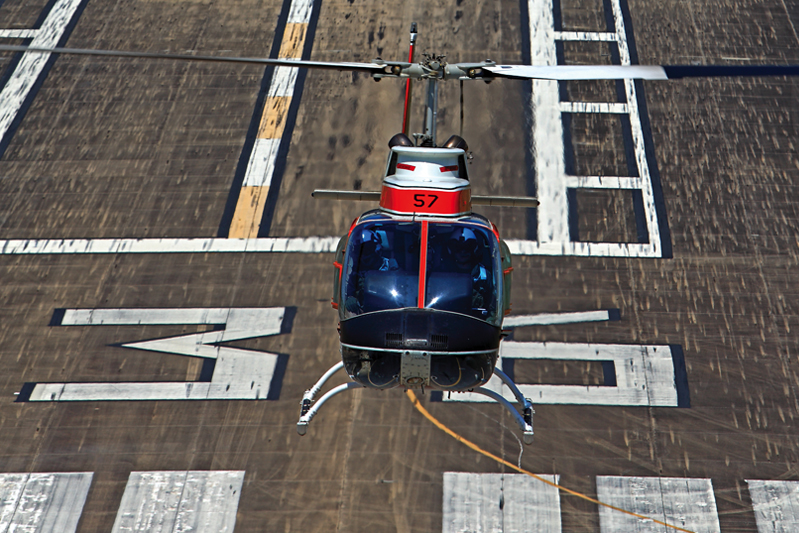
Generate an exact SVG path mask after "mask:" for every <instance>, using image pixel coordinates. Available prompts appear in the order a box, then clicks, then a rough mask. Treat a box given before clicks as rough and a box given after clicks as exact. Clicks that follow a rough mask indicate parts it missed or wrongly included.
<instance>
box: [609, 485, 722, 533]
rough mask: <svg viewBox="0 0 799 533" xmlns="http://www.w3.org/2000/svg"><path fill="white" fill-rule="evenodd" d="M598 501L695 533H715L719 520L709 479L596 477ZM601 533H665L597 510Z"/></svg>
mask: <svg viewBox="0 0 799 533" xmlns="http://www.w3.org/2000/svg"><path fill="white" fill-rule="evenodd" d="M596 492H597V497H598V499H599V501H601V502H603V503H608V504H610V505H614V506H616V507H620V508H622V509H624V510H627V511H632V512H634V513H638V514H641V515H644V516H649V517H652V518H655V519H658V520H661V521H663V522H666V523H668V524H673V525H675V526H679V527H682V528H685V529H688V530H690V531H694V532H695V533H719V529H720V527H719V517H718V511H717V509H716V498H715V496H714V495H713V485H712V483H711V482H710V480H709V479H698V478H669V477H624V476H598V477H597V478H596ZM599 529H600V531H601V532H602V533H620V532H624V533H666V532H667V531H670V530H669V529H667V528H666V527H665V526H662V525H659V524H655V523H654V522H652V521H651V520H641V519H640V518H636V517H634V516H630V515H628V514H624V513H620V512H619V511H614V510H613V509H608V508H607V507H600V508H599Z"/></svg>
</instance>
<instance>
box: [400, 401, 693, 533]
mask: <svg viewBox="0 0 799 533" xmlns="http://www.w3.org/2000/svg"><path fill="white" fill-rule="evenodd" d="M405 394H407V395H408V398H409V399H410V400H411V403H413V406H414V407H415V408H416V410H417V411H419V412H420V413H422V416H424V417H425V418H426V419H428V420H429V421H430V422H432V423H433V425H434V426H436V427H437V428H438V429H440V430H441V431H443V432H444V433H446V434H447V435H449V436H450V437H452V438H454V439H455V440H456V441H458V442H460V443H461V444H465V445H466V446H468V447H469V448H471V449H472V450H474V451H476V452H477V453H480V454H483V455H485V456H486V457H488V458H490V459H493V460H494V461H496V462H498V463H500V464H503V465H505V466H507V467H508V468H512V469H513V470H515V471H517V472H520V473H522V474H526V475H528V476H530V477H532V478H534V479H537V480H538V481H540V482H542V483H546V484H547V485H550V486H552V487H555V488H556V489H558V490H561V491H563V492H565V493H567V494H571V495H572V496H576V497H578V498H581V499H583V500H586V501H589V502H591V503H595V504H597V505H601V506H602V507H606V508H608V509H613V510H614V511H618V512H620V513H624V514H626V515H630V516H634V517H636V518H640V519H641V520H648V521H652V522H654V523H655V524H660V525H661V526H664V527H668V528H671V529H674V530H675V531H682V532H683V533H694V532H693V531H691V530H690V529H685V528H682V527H679V526H675V525H672V524H669V523H666V522H663V521H661V520H656V519H655V518H652V517H649V516H644V515H641V514H638V513H634V512H632V511H628V510H626V509H622V508H621V507H616V506H614V505H610V504H609V503H603V502H601V501H599V500H595V499H594V498H591V497H590V496H586V495H585V494H583V493H581V492H577V491H574V490H571V489H568V488H566V487H564V486H563V485H558V484H557V483H553V482H552V481H549V480H548V479H545V478H543V477H541V476H539V475H537V474H533V473H532V472H530V471H528V470H525V469H524V468H520V467H518V466H516V465H515V464H513V463H511V462H510V461H506V460H505V459H503V458H501V457H498V456H496V455H494V454H493V453H491V452H489V451H487V450H484V449H482V448H481V447H480V446H478V445H477V444H475V443H473V442H472V441H470V440H467V439H465V438H464V437H461V436H460V435H458V434H457V433H455V432H454V431H452V430H451V429H449V428H448V427H447V426H445V425H444V424H442V423H441V422H440V421H439V420H438V419H437V418H436V417H434V416H433V415H431V414H430V412H429V411H428V410H427V409H425V408H424V406H423V405H422V404H421V403H420V402H419V398H417V397H416V394H414V393H413V391H412V390H406V391H405Z"/></svg>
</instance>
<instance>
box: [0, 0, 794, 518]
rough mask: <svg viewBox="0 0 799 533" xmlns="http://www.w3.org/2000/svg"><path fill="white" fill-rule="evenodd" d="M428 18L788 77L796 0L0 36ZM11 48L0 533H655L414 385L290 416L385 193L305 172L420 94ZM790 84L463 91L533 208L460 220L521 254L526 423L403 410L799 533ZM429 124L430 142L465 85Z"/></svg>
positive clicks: (539, 58) (476, 413)
mask: <svg viewBox="0 0 799 533" xmlns="http://www.w3.org/2000/svg"><path fill="white" fill-rule="evenodd" d="M413 21H416V22H418V23H419V32H420V35H419V42H418V47H417V51H419V52H421V51H428V52H431V53H436V54H446V55H447V61H451V62H458V61H472V60H473V61H481V60H484V59H486V58H490V59H492V60H495V61H497V62H498V63H529V62H531V61H533V62H537V63H546V62H553V61H554V62H561V63H563V62H565V63H574V64H580V63H583V64H586V63H603V64H604V63H607V64H612V63H623V62H625V61H629V62H632V63H636V62H637V63H640V64H749V63H760V62H763V63H774V64H797V63H799V36H798V35H797V26H799V3H797V2H796V1H794V0H745V1H736V2H732V1H713V2H710V1H702V0H694V1H679V2H678V1H673V0H664V1H662V2H659V3H655V4H653V3H651V2H641V1H639V0H628V1H627V2H625V1H619V0H606V1H604V2H598V1H596V2H589V1H587V0H557V1H556V2H555V4H554V5H553V4H551V3H549V1H548V0H542V1H530V2H528V0H521V1H509V0H507V1H506V0H501V1H499V2H484V1H478V0H454V1H452V2H438V1H432V2H421V1H417V0H412V1H408V2H402V3H372V2H363V1H361V0H346V1H344V0H338V1H328V0H317V1H315V2H309V1H307V0H294V1H293V2H292V1H291V0H284V1H283V2H281V1H279V0H263V1H252V0H245V1H238V2H233V1H230V0H220V1H218V2H208V1H191V0H184V1H162V0H147V1H144V2H133V1H130V0H84V1H82V2H77V1H74V0H73V1H70V0H57V1H53V2H45V1H44V0H40V1H35V2H30V1H21V0H5V1H4V2H3V3H2V4H0V41H1V42H2V43H3V44H14V43H24V42H33V43H40V42H41V43H45V44H47V43H49V45H53V44H61V45H64V46H69V47H75V48H106V49H119V50H138V51H148V52H162V51H170V52H175V53H183V52H186V53H192V52H196V53H207V54H215V55H233V56H248V57H259V56H263V57H266V56H272V57H303V58H309V59H314V60H320V61H369V60H371V59H373V58H375V57H382V58H384V59H396V60H403V59H405V58H406V57H407V55H406V54H407V46H408V30H409V28H410V24H411V22H413ZM0 68H2V69H3V74H2V75H0V82H2V83H3V85H2V86H3V89H2V92H0V151H1V152H2V154H1V157H0V302H1V303H0V532H2V531H6V530H7V529H8V528H9V527H11V526H12V525H14V524H16V525H18V526H19V525H27V526H28V527H29V528H30V529H29V530H30V531H78V532H81V533H83V532H95V531H186V530H189V528H194V529H193V530H195V531H232V530H233V528H234V526H235V531H236V532H239V533H241V532H249V531H253V532H254V531H259V532H260V531H303V532H306V531H319V532H323V531H324V532H327V531H342V532H344V531H398V532H410V531H436V532H437V531H443V532H446V533H449V532H456V531H458V532H460V531H508V532H510V531H547V532H549V531H552V532H560V531H574V532H595V531H601V532H602V533H611V532H621V531H647V532H648V531H668V530H669V529H668V528H666V529H664V528H663V527H662V526H658V525H657V524H655V523H653V522H647V521H642V520H640V519H637V518H633V517H630V516H628V515H624V514H623V513H619V512H618V511H613V510H610V509H608V508H600V507H598V506H597V505H596V504H593V503H590V502H588V501H586V500H582V499H580V498H577V497H575V496H573V495H569V494H565V493H560V494H559V493H558V492H557V489H554V488H553V487H551V486H548V485H545V484H543V483H541V482H540V481H538V480H535V479H532V478H530V477H528V476H524V475H522V474H517V473H516V472H515V471H512V470H511V469H509V468H508V467H507V466H503V465H501V464H499V463H497V462H496V461H493V460H492V459H490V458H489V457H486V456H485V455H481V454H479V453H477V452H475V451H473V450H472V449H470V448H468V447H466V446H464V445H463V444H462V443H459V442H457V441H456V440H455V439H453V438H452V437H450V436H448V435H447V434H445V433H444V432H442V431H441V430H439V429H438V428H436V427H435V426H434V425H433V424H432V423H431V422H430V421H429V420H427V419H426V418H424V417H423V416H422V415H421V414H420V413H419V412H418V411H417V410H416V409H415V408H414V406H413V404H412V403H411V402H410V401H409V400H408V398H407V397H406V396H405V395H404V394H403V393H402V392H401V391H399V390H393V391H385V392H376V391H370V390H356V391H354V392H352V393H349V394H346V395H342V396H339V397H337V398H335V399H333V400H331V402H330V403H329V404H328V405H327V406H326V407H325V408H324V409H323V410H322V411H321V413H320V414H319V415H318V416H317V417H316V418H315V419H314V421H313V423H312V425H311V426H310V428H309V431H308V434H307V435H306V436H304V437H300V436H298V435H297V432H296V429H295V425H296V421H297V417H298V415H299V401H300V398H301V397H302V393H303V391H304V390H305V389H307V388H309V387H310V386H311V385H312V384H313V383H314V381H316V379H317V378H318V377H319V376H321V375H322V373H323V372H324V371H325V370H327V369H328V368H329V367H330V366H332V365H333V364H335V363H336V362H337V361H338V360H340V359H339V355H338V343H337V335H336V321H337V315H336V313H335V312H334V310H332V309H331V307H330V296H331V293H332V288H331V276H332V273H333V267H332V261H333V257H332V254H331V253H330V250H331V248H332V247H334V246H335V243H336V242H337V241H336V238H337V236H339V235H342V234H344V233H346V231H347V229H348V228H349V225H350V223H351V222H352V220H353V218H354V217H356V216H357V215H358V214H359V213H361V212H363V211H364V210H366V209H367V208H369V207H371V206H370V205H368V204H367V203H343V202H334V201H322V200H313V199H312V198H311V197H310V192H311V191H312V190H313V189H315V188H329V189H348V190H364V191H369V190H377V189H378V187H379V185H380V179H381V177H382V173H383V171H384V168H385V157H386V148H387V145H386V143H387V141H388V139H389V138H390V137H391V136H392V135H393V134H394V133H396V132H397V131H399V130H400V129H401V120H402V117H401V115H402V98H403V94H404V83H401V82H398V81H396V80H383V81H381V82H380V83H375V82H374V81H372V80H371V79H369V78H367V77H366V76H364V75H357V74H352V73H338V72H321V71H310V72H300V73H292V72H289V71H282V70H280V69H271V68H270V69H266V70H265V69H263V68H260V67H253V66H224V65H216V64H189V63H176V62H167V61H152V60H122V59H107V58H88V57H70V56H61V57H55V56H53V57H49V58H46V57H44V58H42V57H40V58H38V59H34V58H32V57H30V54H10V53H3V54H0ZM295 74H296V75H295ZM798 83H799V82H797V81H796V80H787V79H783V78H767V79H757V80H752V79H741V80H717V79H713V80H688V81H671V82H662V83H655V82H647V83H628V84H624V83H620V84H616V83H613V82H581V83H571V82H570V83H568V84H560V85H558V84H557V83H555V82H535V84H533V83H524V82H518V81H511V80H496V81H494V82H493V83H491V84H484V83H482V82H473V83H466V84H465V87H464V99H465V110H466V111H465V122H464V135H463V136H464V137H465V138H466V140H467V141H468V142H469V145H470V150H471V151H473V152H474V159H473V162H472V164H471V167H470V173H471V176H472V184H473V191H474V194H481V195H486V194H498V195H522V196H524V195H537V196H538V197H539V199H541V200H542V206H541V208H539V209H538V210H526V209H511V208H496V207H492V208H486V209H483V210H480V211H481V212H482V213H484V214H485V215H487V216H488V217H489V218H491V220H492V221H493V222H495V223H496V224H497V226H498V227H499V230H500V232H501V233H502V236H503V238H505V239H508V241H509V242H510V244H511V246H512V249H513V251H514V253H515V254H517V255H516V256H515V257H514V273H513V298H512V301H513V314H512V315H511V317H510V319H512V320H513V322H510V323H509V324H508V325H509V326H511V327H512V329H513V333H512V336H511V337H510V338H509V341H508V342H506V343H505V345H504V346H503V363H502V364H503V368H504V369H505V370H506V371H507V372H509V373H511V374H512V375H513V376H514V378H515V379H516V381H517V383H519V384H521V385H522V386H523V389H524V390H525V392H526V393H528V394H530V395H531V397H532V400H533V402H534V404H535V405H536V415H535V442H534V443H533V444H532V445H531V446H527V447H524V449H523V453H521V455H520V451H521V450H520V443H519V440H518V437H519V436H518V432H517V430H516V428H515V426H514V424H513V420H512V419H511V418H510V417H509V416H508V415H507V414H506V413H503V412H502V411H501V408H500V407H499V406H498V405H496V404H490V403H482V402H477V401H473V400H474V398H472V397H470V396H458V395H454V396H453V397H452V398H446V397H443V398H442V397H441V396H440V395H439V396H438V397H436V396H435V395H432V396H431V394H430V393H427V394H425V395H422V396H420V398H421V404H422V405H423V406H424V407H425V408H426V409H427V410H428V411H429V412H430V413H431V414H432V415H433V416H434V417H435V418H437V419H438V420H439V421H441V422H442V423H443V424H444V425H445V426H447V427H448V428H450V429H451V430H452V431H454V432H455V433H457V434H459V435H461V436H463V437H464V438H466V439H468V440H470V441H472V442H473V443H475V444H476V445H477V446H479V447H480V448H482V449H484V450H486V451H488V452H490V453H492V454H494V455H497V456H499V457H501V458H503V459H505V460H506V461H509V462H510V463H512V464H520V465H521V467H522V468H523V469H524V470H527V471H529V472H532V473H536V474H541V475H543V476H546V479H548V480H550V481H556V482H558V483H560V484H561V485H563V486H565V487H568V488H570V489H572V490H575V491H578V492H580V493H583V494H585V495H587V496H589V497H591V498H598V499H599V500H601V501H603V502H607V503H609V504H612V505H614V506H617V507H621V508H624V509H627V510H630V511H633V512H636V513H639V514H642V515H645V516H650V517H652V518H656V519H658V520H663V521H666V522H668V523H670V524H674V525H677V526H679V527H681V528H684V529H686V530H689V531H697V532H699V531H703V532H704V531H708V532H713V531H716V532H719V531H720V532H724V533H733V532H745V531H746V532H749V531H751V532H756V531H757V532H759V533H765V532H767V531H769V532H771V531H796V530H797V529H798V528H799V469H798V468H797V464H798V462H799V449H798V447H799V431H797V429H796V422H795V419H796V418H797V417H799V397H798V396H797V390H798V388H799V359H797V357H799V303H797V302H799V298H797V296H799V289H797V287H799V275H797V274H796V266H797V263H799V211H798V210H797V208H796V205H795V203H796V199H797V198H799V190H797V187H796V185H795V183H796V182H797V181H799V157H797V139H799V103H797V102H799V99H798V98H799V85H797V84H798ZM423 100H424V98H423V92H422V87H421V85H420V84H418V86H417V87H416V90H415V93H414V111H415V112H416V116H415V117H414V120H413V121H412V130H413V131H419V130H420V128H421V118H420V117H421V110H422V104H423ZM441 108H442V109H441V111H440V113H439V119H440V122H439V126H438V127H439V140H441V141H443V140H444V139H445V138H446V137H448V136H449V134H451V133H457V131H458V128H459V112H458V84H457V83H454V82H453V83H446V84H443V86H442V87H441ZM123 345H127V346H123ZM340 382H343V377H342V378H339V381H337V382H336V384H338V383H340ZM498 390H500V389H498ZM159 528H160V529H159ZM658 528H660V529H658Z"/></svg>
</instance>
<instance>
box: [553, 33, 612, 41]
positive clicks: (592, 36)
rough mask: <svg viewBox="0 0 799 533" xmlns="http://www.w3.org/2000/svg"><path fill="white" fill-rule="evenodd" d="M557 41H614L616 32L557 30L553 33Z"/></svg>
mask: <svg viewBox="0 0 799 533" xmlns="http://www.w3.org/2000/svg"><path fill="white" fill-rule="evenodd" d="M553 36H554V38H555V40H556V41H605V42H613V41H615V40H616V34H615V33H610V32H594V31H556V32H554V33H553Z"/></svg>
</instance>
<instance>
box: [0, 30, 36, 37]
mask: <svg viewBox="0 0 799 533" xmlns="http://www.w3.org/2000/svg"><path fill="white" fill-rule="evenodd" d="M38 31H39V30H0V39H33V38H34V37H36V34H37V33H38Z"/></svg>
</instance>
